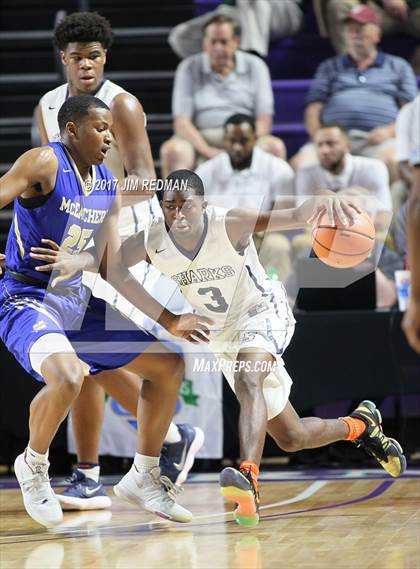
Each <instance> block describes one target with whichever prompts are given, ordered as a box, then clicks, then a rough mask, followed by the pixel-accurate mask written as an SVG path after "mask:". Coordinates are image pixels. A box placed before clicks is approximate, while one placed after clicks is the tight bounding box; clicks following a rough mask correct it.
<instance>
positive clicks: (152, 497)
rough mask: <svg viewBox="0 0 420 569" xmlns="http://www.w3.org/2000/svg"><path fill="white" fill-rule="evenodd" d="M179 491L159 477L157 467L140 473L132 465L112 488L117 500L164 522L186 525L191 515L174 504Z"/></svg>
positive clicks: (164, 478) (164, 477) (166, 480)
mask: <svg viewBox="0 0 420 569" xmlns="http://www.w3.org/2000/svg"><path fill="white" fill-rule="evenodd" d="M180 490H181V489H180V488H178V487H176V486H175V485H174V484H173V483H172V482H171V481H170V480H169V478H167V477H166V476H161V475H160V468H159V466H155V467H154V468H152V469H151V470H150V471H149V472H146V473H140V472H138V471H137V468H136V467H135V465H134V464H133V466H132V467H131V469H130V470H129V472H127V474H126V475H125V476H124V477H123V478H122V479H121V480H120V482H119V483H118V484H117V485H116V486H114V494H115V495H116V496H118V498H123V499H124V500H128V501H129V502H132V503H133V504H136V505H137V506H142V507H143V508H145V509H146V510H148V511H149V512H153V513H154V514H156V515H158V516H160V517H161V518H164V519H165V520H172V521H173V522H183V523H188V522H190V521H191V520H192V513H191V512H189V511H188V510H186V509H185V508H183V507H182V506H180V505H179V504H177V503H176V502H175V496H176V494H178V493H179V491H180Z"/></svg>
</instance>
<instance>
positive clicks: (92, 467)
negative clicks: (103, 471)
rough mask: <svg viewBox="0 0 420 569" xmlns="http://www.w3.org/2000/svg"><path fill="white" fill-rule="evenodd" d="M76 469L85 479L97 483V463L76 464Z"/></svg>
mask: <svg viewBox="0 0 420 569" xmlns="http://www.w3.org/2000/svg"><path fill="white" fill-rule="evenodd" d="M76 468H77V470H80V472H83V474H84V475H85V476H86V478H90V479H91V480H93V481H94V482H96V483H98V482H99V472H100V466H99V464H98V463H97V462H78V463H77V466H76Z"/></svg>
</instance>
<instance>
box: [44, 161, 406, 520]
mask: <svg viewBox="0 0 420 569" xmlns="http://www.w3.org/2000/svg"><path fill="white" fill-rule="evenodd" d="M167 181H168V182H169V183H173V187H176V185H175V184H176V183H177V185H178V188H181V187H182V184H181V183H180V182H184V183H186V185H187V189H185V186H184V190H183V191H170V190H169V191H165V192H164V195H163V201H162V204H161V205H162V209H163V216H162V215H161V216H160V217H157V218H156V217H155V218H153V219H151V220H150V221H149V223H148V224H147V226H146V230H145V231H144V232H140V233H138V234H137V235H134V236H132V237H131V238H129V239H128V240H127V241H125V242H124V244H123V246H122V248H123V258H124V260H125V262H126V264H127V265H128V266H130V265H134V264H136V263H138V262H139V261H140V260H146V261H148V262H149V263H154V264H155V265H156V266H157V268H158V269H159V270H160V271H162V272H164V273H165V274H167V275H168V276H170V277H171V278H172V279H173V280H175V281H176V282H177V283H178V285H179V287H180V288H181V290H182V292H183V294H184V296H185V297H186V299H187V300H188V302H189V303H190V304H191V305H192V306H193V307H194V308H195V310H197V312H199V313H201V314H203V315H207V316H209V317H211V318H212V319H213V323H212V324H210V325H209V329H210V335H209V337H210V343H209V348H210V350H211V351H213V352H214V353H215V355H216V356H217V358H218V359H219V361H220V362H221V363H222V369H223V373H224V375H225V378H226V379H227V381H228V382H229V384H230V386H231V387H232V389H233V390H234V392H235V393H236V396H237V398H238V401H239V403H240V416H239V437H240V452H241V458H242V462H241V464H240V467H239V469H238V470H236V469H234V468H225V469H224V470H223V471H222V472H221V475H220V482H221V490H222V493H223V495H224V496H225V498H226V499H227V500H229V501H232V502H234V503H235V504H237V508H236V510H235V518H236V520H237V522H238V523H239V524H241V525H245V526H253V525H255V524H257V523H258V520H259V516H258V503H259V495H258V480H257V479H258V474H259V464H260V460H261V455H262V451H263V446H264V440H265V435H266V432H268V433H270V435H271V436H272V437H273V439H274V440H275V441H276V443H277V444H278V446H279V447H280V448H281V449H283V450H286V451H298V450H301V449H305V448H316V447H320V446H324V445H327V444H329V443H332V442H335V441H340V440H349V441H354V442H355V443H356V444H357V445H359V446H361V447H362V448H364V449H365V450H366V451H367V452H368V453H369V454H370V455H371V456H373V457H374V458H375V459H376V460H377V461H378V462H379V463H380V464H381V466H382V467H383V468H384V469H385V470H386V471H387V472H389V473H390V474H391V475H392V476H399V475H400V474H402V472H403V471H404V469H405V464H406V461H405V457H404V455H403V453H402V449H401V447H400V445H399V443H398V442H397V441H395V440H393V439H390V438H388V437H386V436H385V435H384V433H383V431H382V428H381V415H380V412H379V410H378V409H377V408H376V406H375V405H374V403H372V402H370V401H363V402H362V403H361V404H360V405H359V406H358V407H357V409H356V410H355V411H354V412H353V413H352V414H351V415H350V416H349V417H343V418H340V419H328V420H324V419H320V418H317V417H306V418H303V419H301V418H299V416H298V415H297V413H296V411H295V410H294V408H293V406H292V405H291V403H290V402H289V393H290V388H291V383H292V381H291V378H290V376H289V374H288V373H287V371H286V369H285V367H284V363H283V361H282V354H283V352H284V350H285V349H286V347H287V345H288V343H289V342H290V339H291V337H292V334H293V329H294V318H293V314H292V312H291V310H290V307H289V305H288V302H287V297H286V294H285V291H284V287H283V286H282V285H281V283H276V282H275V281H271V280H270V279H269V278H268V277H267V276H266V275H265V272H264V269H263V267H262V266H261V264H260V263H259V261H258V257H257V254H256V250H255V247H254V244H253V241H252V238H251V237H252V234H253V233H254V232H260V231H279V230H284V229H296V228H302V227H305V226H306V224H307V220H309V222H311V221H313V220H314V219H315V218H316V215H318V214H319V213H320V212H321V213H322V212H323V211H324V208H326V209H327V212H328V214H329V219H330V221H331V223H332V224H334V220H336V219H337V218H338V219H339V220H340V221H341V223H351V222H352V218H353V216H354V210H357V211H360V210H359V209H358V208H357V206H353V205H351V204H350V203H349V202H347V201H346V200H342V199H340V198H338V197H337V196H332V197H325V198H320V200H319V201H320V203H319V204H318V206H317V208H316V202H315V200H309V201H308V202H305V203H304V204H302V205H301V206H299V207H298V208H295V209H288V210H275V211H272V212H258V211H256V210H241V209H235V210H230V211H229V210H226V209H223V208H215V207H209V206H207V203H206V201H205V199H204V188H203V183H202V181H201V179H200V178H199V176H197V174H195V173H194V172H190V171H188V170H179V171H177V172H174V173H172V174H171V175H170V176H169V177H168V178H167ZM314 211H315V214H313V212H314ZM56 255H57V251H50V252H49V251H48V250H47V249H45V248H44V249H43V250H41V251H40V252H39V257H38V258H39V259H40V260H43V261H45V262H47V263H48V264H47V265H46V267H47V268H48V269H49V270H51V269H52V268H56V264H55V259H56ZM78 257H80V256H78V255H76V256H73V258H72V259H71V260H70V263H69V264H68V265H67V268H66V269H65V268H64V265H65V262H64V261H61V263H62V264H61V266H62V267H63V270H64V272H65V273H66V274H67V275H71V274H72V273H73V271H74V270H75V267H76V268H77V267H78V264H79V265H80V266H82V267H86V266H88V267H90V268H91V269H93V268H94V266H95V256H94V255H92V254H91V252H90V251H89V250H88V251H86V252H85V253H83V254H82V255H81V257H82V258H81V259H79V261H78ZM89 257H90V260H89ZM72 265H74V267H73V268H72ZM272 364H277V365H276V366H274V365H272ZM119 486H122V488H123V487H124V480H123V481H122V482H121V483H120V485H118V486H117V488H118V487H119Z"/></svg>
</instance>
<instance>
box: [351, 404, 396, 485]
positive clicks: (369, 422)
mask: <svg viewBox="0 0 420 569" xmlns="http://www.w3.org/2000/svg"><path fill="white" fill-rule="evenodd" d="M350 417H354V418H356V419H361V420H362V421H363V422H364V423H365V424H366V429H365V430H364V431H363V433H362V434H361V435H360V437H359V438H358V439H355V440H354V441H353V442H354V443H355V444H356V445H357V446H359V447H360V448H362V449H363V450H364V451H365V452H367V454H369V455H370V456H373V458H374V459H376V460H377V461H378V462H379V464H380V465H381V466H382V468H384V469H385V470H386V471H387V472H388V473H389V474H390V475H391V476H394V478H396V477H397V476H400V475H401V474H402V473H403V472H404V471H405V469H406V466H407V461H406V459H405V456H404V454H403V450H402V448H401V445H400V444H399V442H398V441H396V440H395V439H391V438H389V437H387V436H386V435H385V434H384V432H383V430H382V426H381V423H382V416H381V413H380V411H379V409H377V407H376V405H375V403H372V401H368V400H365V401H362V402H361V403H360V405H359V406H358V407H357V408H356V409H355V410H354V411H353V413H351V414H350Z"/></svg>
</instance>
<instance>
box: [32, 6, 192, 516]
mask: <svg viewBox="0 0 420 569" xmlns="http://www.w3.org/2000/svg"><path fill="white" fill-rule="evenodd" d="M112 42H113V33H112V29H111V26H110V23H109V22H108V20H107V19H106V18H104V17H102V16H101V15H100V14H97V13H95V12H75V13H73V14H69V15H67V16H66V17H65V18H63V20H61V21H60V22H59V23H58V25H57V26H56V28H55V30H54V43H55V45H56V47H58V49H59V50H60V57H61V61H62V64H63V66H64V69H65V72H66V76H67V82H66V83H64V84H63V85H60V86H58V87H56V88H55V89H53V90H51V91H48V92H47V93H45V94H44V95H43V96H42V97H41V100H40V102H39V104H38V106H37V109H36V119H37V125H38V130H39V133H40V136H41V141H42V143H43V144H47V143H48V142H54V141H58V140H60V133H59V128H58V122H57V115H58V110H59V109H60V107H61V105H62V104H63V103H64V101H65V100H66V99H67V98H68V97H72V96H74V95H82V94H86V95H94V96H95V97H97V98H98V99H100V100H101V101H103V102H104V103H106V104H107V105H108V106H109V108H110V110H111V114H112V119H113V124H112V140H111V144H110V149H109V150H108V152H107V155H106V158H105V160H104V164H105V165H106V166H107V168H109V170H110V171H111V172H112V174H113V175H114V176H115V177H116V178H118V180H119V181H121V185H124V183H125V182H124V181H122V180H123V178H124V176H125V175H127V176H136V178H139V179H140V180H146V181H147V180H153V179H155V177H156V174H155V170H154V165H153V158H152V153H151V149H150V143H149V139H148V136H147V131H146V115H145V113H144V110H143V106H142V104H141V102H140V101H139V100H138V98H137V97H135V96H134V95H133V94H131V93H129V92H127V91H126V90H125V89H123V88H122V87H121V86H119V85H118V84H116V83H114V82H112V81H110V80H109V79H106V78H105V77H104V71H105V65H106V60H107V57H108V55H109V50H110V48H111V47H112ZM126 194H127V192H126ZM128 195H129V200H128V203H127V205H126V207H123V208H122V210H121V213H120V219H119V224H118V228H119V233H120V237H121V238H122V239H125V238H126V237H129V236H130V235H132V234H133V233H135V232H137V231H139V230H140V229H142V228H143V219H146V218H147V214H148V211H149V209H150V208H152V207H155V208H157V209H158V208H159V205H158V202H157V199H156V198H154V199H152V200H148V201H147V202H142V203H135V198H134V193H133V192H129V193H128ZM156 274H157V275H159V273H158V271H157V270H155V271H153V270H150V267H149V270H148V273H147V283H148V284H149V283H150V282H151V280H152V279H153V277H154V278H155V279H156V278H158V277H156ZM137 280H139V278H138V279H137ZM140 282H143V284H144V283H145V281H144V279H143V278H142V279H141V281H140ZM149 290H150V288H149ZM93 294H94V295H95V296H99V297H100V298H104V299H105V300H108V302H110V303H111V304H113V305H114V306H116V307H117V308H120V306H121V309H122V308H123V306H124V305H126V304H127V301H126V300H125V299H124V300H123V301H121V297H119V295H118V294H117V292H116V291H115V290H113V289H112V290H110V287H109V286H106V283H103V281H102V280H101V279H96V280H95V284H94V286H93ZM152 296H156V295H155V294H153V293H152ZM157 298H159V296H157ZM168 308H169V309H170V308H171V305H169V306H168ZM102 388H105V390H106V391H107V392H108V393H109V394H110V395H111V397H112V398H113V399H116V400H117V401H118V402H119V403H120V404H121V405H123V406H124V407H126V406H127V401H128V402H130V405H134V406H135V402H136V401H137V399H138V394H139V389H140V382H139V380H138V377H136V376H135V375H134V374H132V373H130V372H128V371H127V370H125V369H118V370H113V371H112V372H108V373H102V374H100V376H98V377H97V379H96V381H92V382H85V383H84V385H83V387H82V390H83V392H89V394H88V395H87V394H86V397H85V398H80V399H79V398H78V399H76V400H75V402H74V404H73V406H72V427H73V432H74V436H75V442H76V450H77V458H78V460H77V465H76V467H75V468H74V471H73V474H72V477H71V480H70V484H69V485H68V486H67V487H66V489H65V490H64V492H62V493H61V494H59V500H60V501H61V503H62V505H63V507H69V508H72V509H77V508H80V509H83V510H84V509H93V508H102V507H109V506H110V505H111V499H110V498H109V497H108V496H107V494H106V492H105V489H104V487H103V486H102V484H101V483H100V478H99V474H100V469H99V457H98V454H99V442H100V434H101V431H100V430H99V429H96V426H97V421H96V416H97V415H99V414H103V412H104V404H105V397H104V392H103V389H102ZM87 400H88V401H89V403H88V410H92V409H95V410H96V412H95V413H89V414H88V415H86V413H85V412H84V409H83V408H81V409H80V415H81V417H82V420H80V421H79V407H82V405H83V401H87ZM88 421H90V422H88ZM202 441H203V432H202V431H201V430H200V429H198V428H197V427H192V426H191V425H188V424H182V425H175V424H174V423H171V424H170V426H169V429H168V433H167V434H166V436H165V441H164V442H165V444H164V446H163V448H162V453H161V468H162V472H163V473H164V474H165V475H166V476H168V477H170V478H171V480H172V481H173V482H176V483H178V484H179V483H180V482H182V481H183V480H184V479H185V478H186V476H187V473H188V470H189V468H191V466H192V464H193V461H194V456H195V453H196V452H198V450H199V449H200V447H201V445H202ZM185 451H186V452H185ZM183 457H184V458H185V460H183ZM179 464H182V468H181V470H179V469H178V468H177V466H175V465H179Z"/></svg>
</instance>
